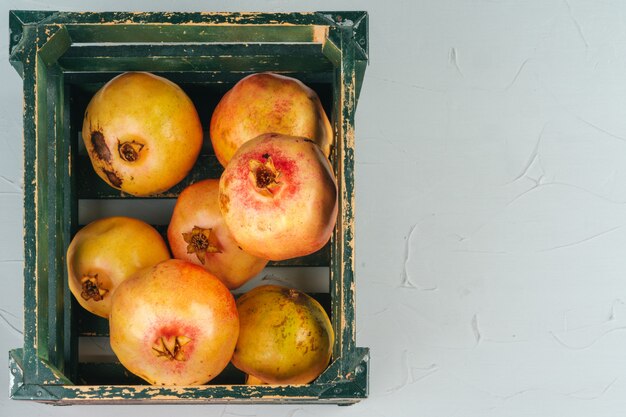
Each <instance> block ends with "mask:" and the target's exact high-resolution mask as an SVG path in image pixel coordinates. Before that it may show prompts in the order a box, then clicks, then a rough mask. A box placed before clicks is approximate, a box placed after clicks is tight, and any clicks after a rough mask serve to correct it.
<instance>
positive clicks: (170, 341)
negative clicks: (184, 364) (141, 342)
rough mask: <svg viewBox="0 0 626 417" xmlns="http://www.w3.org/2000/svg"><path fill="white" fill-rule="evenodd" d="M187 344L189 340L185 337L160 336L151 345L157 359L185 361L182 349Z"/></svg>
mask: <svg viewBox="0 0 626 417" xmlns="http://www.w3.org/2000/svg"><path fill="white" fill-rule="evenodd" d="M189 342H191V339H190V338H189V337H187V336H170V337H165V336H161V337H159V338H158V339H157V340H156V341H155V342H154V344H153V345H152V352H153V353H154V354H155V355H156V356H157V357H159V358H165V359H169V360H171V361H173V360H177V361H185V360H187V358H186V357H185V354H184V353H183V350H182V347H183V346H185V345H186V344H187V343H189Z"/></svg>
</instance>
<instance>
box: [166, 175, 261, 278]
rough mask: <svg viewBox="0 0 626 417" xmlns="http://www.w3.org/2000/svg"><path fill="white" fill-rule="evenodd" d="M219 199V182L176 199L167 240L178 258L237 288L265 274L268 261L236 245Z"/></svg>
mask: <svg viewBox="0 0 626 417" xmlns="http://www.w3.org/2000/svg"><path fill="white" fill-rule="evenodd" d="M218 197H219V180H216V179H209V180H203V181H199V182H197V183H194V184H192V185H190V186H188V187H187V188H185V189H184V190H183V191H182V192H181V193H180V195H179V196H178V199H177V200H176V205H175V206H174V212H173V214H172V219H171V221H170V225H169V227H168V229H167V238H168V241H169V243H170V248H171V249H172V254H173V255H174V257H175V258H178V259H183V260H186V261H189V262H192V263H195V264H197V265H201V266H202V267H203V268H204V269H206V270H207V271H209V272H211V273H212V274H215V276H217V277H218V278H219V279H221V280H222V282H223V283H224V284H226V286H227V287H228V288H229V289H235V288H238V287H239V286H241V285H243V284H244V283H245V282H246V281H248V280H249V279H250V278H252V277H254V276H255V275H257V274H258V273H259V272H261V271H262V270H263V268H264V267H265V265H266V264H267V260H266V259H262V258H257V257H256V256H253V255H250V254H248V253H246V252H244V251H243V250H242V249H241V248H240V247H239V245H238V244H237V242H235V240H234V239H233V237H232V235H231V234H230V232H229V231H228V228H227V227H226V224H225V223H224V219H223V217H222V213H221V212H220V208H219V203H218Z"/></svg>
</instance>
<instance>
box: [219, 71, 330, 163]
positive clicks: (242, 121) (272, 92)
mask: <svg viewBox="0 0 626 417" xmlns="http://www.w3.org/2000/svg"><path fill="white" fill-rule="evenodd" d="M270 132H275V133H281V134H283V135H289V136H301V137H305V138H308V139H311V140H313V141H314V142H315V143H317V144H318V145H319V146H320V148H321V149H322V152H323V153H324V155H326V157H328V155H329V154H330V148H331V145H332V143H333V131H332V127H331V125H330V122H329V120H328V117H327V116H326V113H325V112H324V109H323V107H322V104H321V102H320V99H319V97H318V96H317V94H316V93H315V91H313V90H312V89H310V88H309V87H307V86H306V85H304V84H303V83H302V82H301V81H299V80H297V79H295V78H291V77H286V76H284V75H279V74H272V73H268V72H264V73H259V74H252V75H249V76H247V77H245V78H243V79H242V80H241V81H239V82H238V83H237V84H236V85H235V86H234V87H233V88H232V89H231V90H229V91H228V92H227V93H226V94H225V95H224V97H222V99H221V100H220V102H219V103H218V105H217V107H216V108H215V111H214V112H213V115H212V117H211V126H210V134H211V142H212V143H213V149H214V150H215V155H216V156H217V159H218V160H219V161H220V163H221V164H222V165H223V166H226V165H227V164H228V162H229V161H230V159H231V158H232V157H233V155H234V154H235V152H236V151H237V149H238V148H239V147H240V146H241V145H242V144H243V143H245V142H246V141H248V140H250V139H252V138H255V137H257V136H259V135H261V134H263V133H270Z"/></svg>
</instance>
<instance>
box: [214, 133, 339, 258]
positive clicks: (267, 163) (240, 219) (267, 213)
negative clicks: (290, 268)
mask: <svg viewBox="0 0 626 417" xmlns="http://www.w3.org/2000/svg"><path fill="white" fill-rule="evenodd" d="M219 202H220V209H221V211H222V215H223V216H224V220H225V222H226V225H227V226H228V229H229V230H230V232H231V233H232V235H233V237H234V238H235V240H236V241H237V243H239V245H240V246H241V248H242V249H243V250H245V251H246V252H248V253H251V254H252V255H255V256H258V257H260V258H265V259H271V260H275V261H280V260H284V259H289V258H295V257H299V256H304V255H308V254H310V253H313V252H315V251H317V250H319V249H320V248H322V246H324V245H325V244H326V242H328V239H329V238H330V235H331V234H332V231H333V228H334V226H335V222H336V220H337V184H336V182H335V177H334V174H333V172H332V170H331V167H330V163H329V162H328V159H326V157H325V156H324V154H323V153H322V151H321V150H320V148H319V146H317V145H316V144H315V143H313V142H312V141H310V140H308V139H305V138H297V137H291V136H284V135H279V134H275V133H271V134H265V135H261V136H259V137H257V138H255V139H252V140H250V141H248V142H246V143H245V144H243V145H242V146H241V147H240V148H239V150H238V151H237V153H236V154H235V156H233V159H232V160H231V161H230V163H229V164H228V166H227V167H226V169H225V170H224V172H223V174H222V176H221V178H220V194H219Z"/></svg>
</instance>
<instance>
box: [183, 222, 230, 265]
mask: <svg viewBox="0 0 626 417" xmlns="http://www.w3.org/2000/svg"><path fill="white" fill-rule="evenodd" d="M183 239H184V240H185V242H186V243H187V253H189V254H191V253H195V254H196V256H197V257H198V260H199V261H200V262H201V263H202V265H204V263H205V262H206V254H207V253H222V251H221V250H220V248H219V246H218V243H217V239H216V237H215V234H214V233H213V229H211V228H209V229H203V228H201V227H198V226H194V227H193V229H192V230H191V232H188V233H183Z"/></svg>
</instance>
